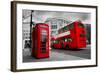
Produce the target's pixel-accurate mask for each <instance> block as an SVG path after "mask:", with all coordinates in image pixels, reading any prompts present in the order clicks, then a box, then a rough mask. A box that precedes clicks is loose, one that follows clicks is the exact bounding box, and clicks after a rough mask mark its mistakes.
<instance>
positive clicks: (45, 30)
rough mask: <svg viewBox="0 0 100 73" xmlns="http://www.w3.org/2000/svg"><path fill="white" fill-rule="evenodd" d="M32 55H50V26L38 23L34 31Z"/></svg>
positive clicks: (44, 56) (37, 56) (38, 56)
mask: <svg viewBox="0 0 100 73" xmlns="http://www.w3.org/2000/svg"><path fill="white" fill-rule="evenodd" d="M32 56H33V57H35V58H47V57H49V26H48V24H45V23H37V24H36V26H35V27H33V31H32Z"/></svg>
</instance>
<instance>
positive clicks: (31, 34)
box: [30, 10, 34, 48]
mask: <svg viewBox="0 0 100 73" xmlns="http://www.w3.org/2000/svg"><path fill="white" fill-rule="evenodd" d="M33 12H34V10H31V15H30V48H32V24H33V22H32V14H33Z"/></svg>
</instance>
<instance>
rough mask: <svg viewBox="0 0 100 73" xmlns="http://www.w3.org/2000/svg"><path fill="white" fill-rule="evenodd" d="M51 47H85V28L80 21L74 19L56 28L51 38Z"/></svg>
mask: <svg viewBox="0 0 100 73" xmlns="http://www.w3.org/2000/svg"><path fill="white" fill-rule="evenodd" d="M52 47H53V48H66V49H68V48H70V49H79V48H85V47H86V30H85V27H84V24H82V22H80V21H74V22H72V23H70V24H68V25H66V26H64V27H63V28H61V29H59V30H58V35H57V36H56V37H55V38H53V39H52Z"/></svg>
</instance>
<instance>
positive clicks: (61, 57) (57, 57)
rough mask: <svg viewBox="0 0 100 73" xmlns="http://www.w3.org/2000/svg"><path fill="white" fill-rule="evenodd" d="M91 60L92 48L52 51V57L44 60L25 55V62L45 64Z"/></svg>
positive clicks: (88, 46)
mask: <svg viewBox="0 0 100 73" xmlns="http://www.w3.org/2000/svg"><path fill="white" fill-rule="evenodd" d="M83 59H91V46H90V45H87V47H86V48H82V49H77V50H71V49H67V50H66V49H51V50H50V57H49V58H43V59H35V58H34V57H31V56H30V55H26V56H25V55H23V62H45V61H66V60H83Z"/></svg>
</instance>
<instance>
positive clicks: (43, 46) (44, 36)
mask: <svg viewBox="0 0 100 73" xmlns="http://www.w3.org/2000/svg"><path fill="white" fill-rule="evenodd" d="M46 39H47V31H46V30H42V31H41V49H42V52H46V42H47V41H46Z"/></svg>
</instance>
